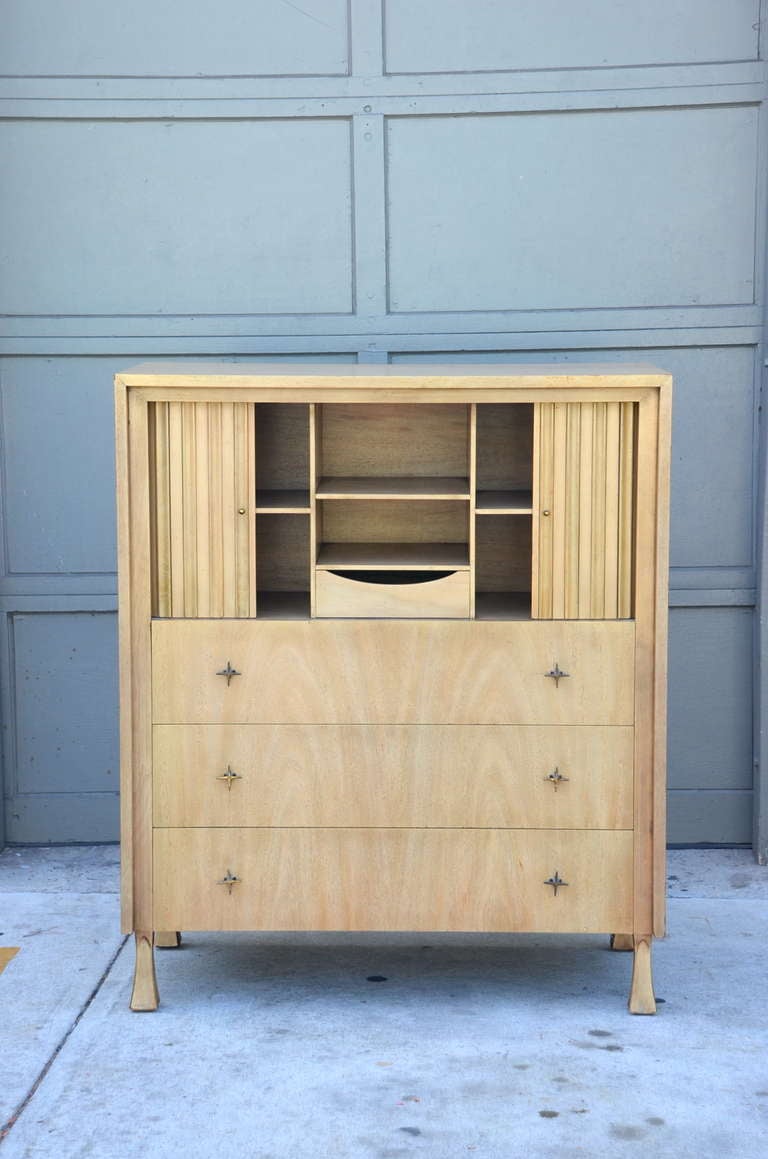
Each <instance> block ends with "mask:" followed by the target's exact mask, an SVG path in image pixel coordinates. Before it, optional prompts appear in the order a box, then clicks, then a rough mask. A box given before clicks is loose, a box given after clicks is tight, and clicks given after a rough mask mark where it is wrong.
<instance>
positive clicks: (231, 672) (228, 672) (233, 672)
mask: <svg viewBox="0 0 768 1159" xmlns="http://www.w3.org/2000/svg"><path fill="white" fill-rule="evenodd" d="M216 675H217V676H226V678H227V688H229V685H230V683H231V681H232V677H233V676H241V675H242V673H241V672H238V670H237V669H236V668H233V667H232V665H231V664H230V662H229V660H227V666H226V668H220V669H219V671H218V672H217V673H216Z"/></svg>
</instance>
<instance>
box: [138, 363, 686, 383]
mask: <svg viewBox="0 0 768 1159" xmlns="http://www.w3.org/2000/svg"><path fill="white" fill-rule="evenodd" d="M302 379H305V380H311V382H312V385H313V386H316V387H318V388H323V387H329V386H333V385H334V384H335V383H338V380H339V379H347V380H350V379H351V380H353V383H354V386H355V387H356V388H357V387H360V388H365V387H366V386H370V387H373V388H375V387H376V386H377V385H379V384H382V385H383V383H384V382H386V384H387V385H388V386H394V385H396V384H397V385H398V386H400V387H407V386H409V385H412V386H413V387H417V388H418V387H424V386H425V385H426V386H428V385H431V384H432V383H434V380H435V379H439V380H440V382H439V385H440V386H441V387H443V388H445V387H451V386H455V387H456V388H463V389H466V388H467V385H468V382H469V381H471V380H472V379H479V380H483V381H484V382H485V383H486V384H488V380H499V379H502V380H504V383H503V385H511V384H512V383H510V380H515V381H516V382H518V383H520V382H529V381H530V380H534V381H535V382H536V383H537V384H538V385H542V386H543V385H546V383H545V382H543V381H542V380H549V381H550V382H552V381H554V382H556V384H557V386H558V387H568V386H574V387H578V386H583V385H585V382H584V380H585V379H589V380H594V379H598V380H600V381H601V382H603V383H606V384H607V381H610V380H613V381H614V382H615V383H617V384H618V381H622V382H624V383H627V380H629V379H631V380H632V385H633V386H643V387H659V386H663V385H665V384H666V383H668V382H669V381H670V380H671V375H670V373H669V372H668V371H666V370H663V369H661V368H660V367H656V366H652V365H650V364H642V363H641V364H634V363H628V364H621V363H611V362H594V363H588V362H585V363H575V362H574V363H567V364H564V363H532V362H516V363H515V362H511V363H454V364H451V365H440V364H431V363H414V364H409V363H396V364H394V365H391V364H381V365H379V364H375V363H370V364H365V363H362V364H358V363H331V362H326V363H309V362H307V363H288V362H279V363H268V362H252V363H248V362H237V363H229V362H193V361H184V362H144V363H141V364H140V365H138V366H131V367H127V368H126V369H125V370H123V371H121V372H119V373H118V374H117V375H116V382H117V383H118V385H123V386H150V385H162V386H181V385H184V386H195V385H201V386H203V385H206V386H211V385H215V384H216V383H218V384H219V385H240V386H243V385H246V383H247V380H252V381H254V380H255V382H256V383H257V384H258V383H263V382H264V380H269V385H270V387H272V386H277V387H279V386H280V385H285V387H286V388H289V387H290V386H295V385H296V382H297V380H302ZM280 380H285V381H284V383H281V381H280ZM350 385H352V383H350ZM436 385H437V384H436ZM500 385H501V384H500ZM593 385H597V384H594V383H593Z"/></svg>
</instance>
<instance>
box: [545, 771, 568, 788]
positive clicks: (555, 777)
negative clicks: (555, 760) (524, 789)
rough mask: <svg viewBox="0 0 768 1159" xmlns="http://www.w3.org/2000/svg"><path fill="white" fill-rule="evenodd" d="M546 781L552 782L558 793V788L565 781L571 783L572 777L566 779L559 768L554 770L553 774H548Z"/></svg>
mask: <svg viewBox="0 0 768 1159" xmlns="http://www.w3.org/2000/svg"><path fill="white" fill-rule="evenodd" d="M544 780H545V781H551V782H552V784H553V786H554V789H555V792H557V786H558V785H559V784H561V783H562V782H563V781H569V780H570V777H564V776H563V774H562V773H561V772H560V770H559V769H558V768H554V769H553V770H552V772H551V773H548V774H547V775H546V777H545V778H544Z"/></svg>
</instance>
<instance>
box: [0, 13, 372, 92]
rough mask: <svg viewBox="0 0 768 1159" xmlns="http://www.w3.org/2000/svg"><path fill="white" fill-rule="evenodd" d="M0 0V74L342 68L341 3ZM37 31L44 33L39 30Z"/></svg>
mask: <svg viewBox="0 0 768 1159" xmlns="http://www.w3.org/2000/svg"><path fill="white" fill-rule="evenodd" d="M73 7H75V5H72V4H62V3H61V2H60V0H34V3H33V4H30V3H29V0H6V3H4V4H3V35H2V37H0V73H1V74H4V75H11V76H17V75H19V74H20V73H21V74H22V75H24V76H81V77H85V76H126V77H128V76H142V77H149V76H186V77H196V76H237V77H244V76H313V75H314V76H323V75H324V76H333V75H344V74H345V73H346V72H347V71H348V67H349V58H348V49H347V43H348V40H347V4H346V0H301V3H300V4H288V3H281V2H280V0H259V3H256V4H254V3H253V2H252V0H229V3H227V4H226V5H222V6H220V7H214V6H213V5H211V4H209V3H206V2H205V0H186V2H185V3H184V4H183V5H179V4H177V3H174V0H133V3H131V4H127V5H126V4H105V3H104V2H103V0H78V3H77V5H76V7H77V16H76V18H73V13H72V9H73ZM41 28H44V29H45V35H41V34H40V29H41Z"/></svg>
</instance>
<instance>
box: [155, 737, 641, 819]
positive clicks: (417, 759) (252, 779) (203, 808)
mask: <svg viewBox="0 0 768 1159" xmlns="http://www.w3.org/2000/svg"><path fill="white" fill-rule="evenodd" d="M632 759H633V738H632V729H631V728H621V727H619V728H594V727H588V726H582V727H579V728H570V727H563V726H536V725H531V726H523V727H519V726H515V725H506V726H505V725H489V726H486V727H483V728H478V727H475V726H462V725H458V726H455V725H432V726H430V727H420V726H418V725H416V726H414V725H327V724H326V725H226V724H209V725H156V726H155V729H154V823H155V825H156V826H158V827H179V828H183V827H187V826H193V827H197V826H206V825H212V826H238V825H243V826H281V827H284V826H321V827H323V826H325V827H327V826H357V827H361V828H362V827H369V826H378V827H387V826H399V827H406V828H407V827H416V828H433V827H437V828H440V827H457V828H463V827H469V828H492V829H493V828H498V829H507V828H527V827H531V828H542V829H631V828H632V810H633V796H632ZM228 769H231V770H232V772H233V773H235V774H236V776H237V779H236V780H233V781H232V782H231V787H230V783H229V782H228V781H227V780H225V779H222V778H223V777H225V776H226V774H227V770H228ZM555 770H557V773H558V774H559V776H560V777H562V778H563V779H562V780H561V781H552V780H550V779H548V778H549V777H550V775H551V774H552V773H553V772H555Z"/></svg>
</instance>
